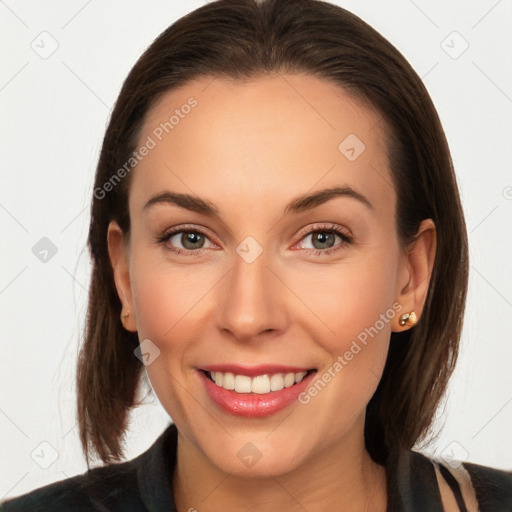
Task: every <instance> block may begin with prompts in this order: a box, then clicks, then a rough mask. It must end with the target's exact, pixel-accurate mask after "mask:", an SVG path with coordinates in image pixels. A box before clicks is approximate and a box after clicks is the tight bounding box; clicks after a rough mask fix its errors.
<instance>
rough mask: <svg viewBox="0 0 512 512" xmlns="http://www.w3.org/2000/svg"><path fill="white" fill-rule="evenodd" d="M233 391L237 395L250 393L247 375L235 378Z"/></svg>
mask: <svg viewBox="0 0 512 512" xmlns="http://www.w3.org/2000/svg"><path fill="white" fill-rule="evenodd" d="M235 391H236V392H237V393H250V392H251V377H247V375H237V376H236V377H235Z"/></svg>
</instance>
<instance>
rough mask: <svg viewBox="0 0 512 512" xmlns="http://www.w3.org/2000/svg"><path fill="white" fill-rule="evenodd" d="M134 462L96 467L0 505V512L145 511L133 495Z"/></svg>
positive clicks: (137, 495) (135, 476)
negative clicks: (60, 511)
mask: <svg viewBox="0 0 512 512" xmlns="http://www.w3.org/2000/svg"><path fill="white" fill-rule="evenodd" d="M137 489H138V485H137V471H136V459H134V460H132V461H129V462H124V463H119V464H110V465H108V466H103V467H98V468H94V469H91V470H89V471H87V472H86V473H84V474H81V475H77V476H74V477H71V478H68V479H65V480H61V481H59V482H54V483H52V484H49V485H46V486H44V487H40V488H39V489H35V490H33V491H31V492H29V493H27V494H23V495H22V496H19V497H16V498H12V499H9V500H7V501H5V502H3V503H2V504H1V505H0V511H1V512H18V511H19V512H22V511H23V512H50V511H52V512H53V511H56V510H66V511H68V512H86V511H87V512H89V511H93V510H94V511H96V510H97V511H106V510H109V511H118V510H119V511H121V510H122V511H126V512H131V511H132V510H133V511H139V510H145V509H144V507H142V503H141V501H140V497H139V493H138V492H137Z"/></svg>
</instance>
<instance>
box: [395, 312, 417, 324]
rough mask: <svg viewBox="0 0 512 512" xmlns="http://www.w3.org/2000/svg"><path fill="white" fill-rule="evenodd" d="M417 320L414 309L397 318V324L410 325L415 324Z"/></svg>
mask: <svg viewBox="0 0 512 512" xmlns="http://www.w3.org/2000/svg"><path fill="white" fill-rule="evenodd" d="M417 321H418V318H417V316H416V313H415V312H414V311H411V312H410V313H404V314H403V315H402V316H401V317H400V320H399V324H400V325H401V326H402V327H403V326H404V325H408V326H410V327H412V326H413V325H415V324H416V322H417Z"/></svg>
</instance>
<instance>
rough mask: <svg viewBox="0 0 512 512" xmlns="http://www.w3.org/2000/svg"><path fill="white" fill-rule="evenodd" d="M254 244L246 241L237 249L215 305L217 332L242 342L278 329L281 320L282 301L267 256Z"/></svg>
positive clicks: (282, 311)
mask: <svg viewBox="0 0 512 512" xmlns="http://www.w3.org/2000/svg"><path fill="white" fill-rule="evenodd" d="M248 238H250V237H248ZM254 242H255V241H254V239H253V240H247V239H246V240H245V241H243V242H242V243H241V244H239V246H238V247H237V250H236V254H235V255H234V258H233V268H232V271H231V272H230V273H229V275H228V279H226V281H225V283H224V289H223V291H222V295H223V297H222V298H221V300H220V304H219V305H218V312H219V313H218V315H217V322H218V327H219V329H221V330H222V331H229V332H230V333H231V334H232V335H233V336H234V337H235V338H237V339H239V340H244V341H250V340H251V339H253V338H256V337H257V336H258V335H259V334H260V333H263V332H270V331H279V330H281V329H282V328H283V325H284V323H283V322H284V317H285V313H284V310H283V309H282V308H283V304H285V303H286V301H282V300H279V294H280V293H282V291H280V290H279V287H278V286H276V284H278V283H275V281H276V279H275V277H274V275H273V274H272V272H271V271H270V270H269V268H267V267H268V266H269V265H270V262H269V260H268V254H267V253H266V252H265V251H263V248H262V247H261V246H259V244H258V245H256V244H255V243H254Z"/></svg>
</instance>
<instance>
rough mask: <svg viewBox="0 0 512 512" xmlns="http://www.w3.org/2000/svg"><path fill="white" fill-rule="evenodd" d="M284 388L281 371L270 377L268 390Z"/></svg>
mask: <svg viewBox="0 0 512 512" xmlns="http://www.w3.org/2000/svg"><path fill="white" fill-rule="evenodd" d="M283 388H284V379H283V375H282V374H281V373H276V374H275V375H272V377H270V390H271V391H281V389H283Z"/></svg>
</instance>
